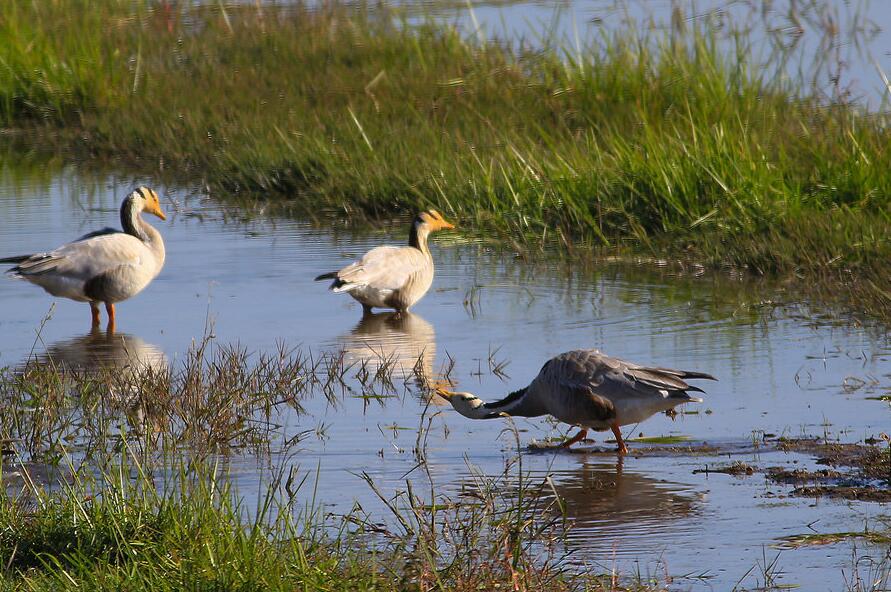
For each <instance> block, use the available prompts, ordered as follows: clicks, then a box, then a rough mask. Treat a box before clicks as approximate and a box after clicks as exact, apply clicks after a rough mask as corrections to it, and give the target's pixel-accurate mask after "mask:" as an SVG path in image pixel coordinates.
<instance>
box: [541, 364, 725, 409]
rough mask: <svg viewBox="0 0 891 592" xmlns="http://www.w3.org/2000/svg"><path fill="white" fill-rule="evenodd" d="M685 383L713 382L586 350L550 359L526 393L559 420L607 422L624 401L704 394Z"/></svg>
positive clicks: (690, 373)
mask: <svg viewBox="0 0 891 592" xmlns="http://www.w3.org/2000/svg"><path fill="white" fill-rule="evenodd" d="M686 378H705V379H711V380H714V377H712V376H711V375H709V374H705V373H703V372H690V371H686V370H674V369H671V368H658V367H646V366H640V365H638V364H633V363H631V362H626V361H624V360H620V359H619V358H613V357H610V356H607V355H605V354H603V353H601V352H600V351H598V350H596V349H587V350H575V351H570V352H566V353H563V354H560V355H559V356H556V357H555V358H552V359H551V360H549V361H548V362H547V363H546V364H545V365H544V367H543V368H542V369H541V372H539V375H538V376H537V377H536V379H535V380H534V381H533V383H532V384H531V385H530V388H533V387H534V388H535V391H536V393H537V394H538V398H539V400H540V401H541V402H542V404H544V405H546V406H547V407H548V413H550V414H551V415H553V416H554V417H556V418H557V419H560V420H562V421H566V422H567V423H576V422H580V421H582V420H598V421H608V420H610V419H612V418H614V417H615V415H616V409H615V403H616V402H617V401H620V400H623V399H625V400H627V399H635V398H659V399H664V398H666V397H678V398H684V399H688V398H689V396H688V395H687V391H700V392H701V391H702V389H700V388H697V387H695V386H691V385H689V384H687V382H685V380H684V379H686ZM545 393H547V395H545Z"/></svg>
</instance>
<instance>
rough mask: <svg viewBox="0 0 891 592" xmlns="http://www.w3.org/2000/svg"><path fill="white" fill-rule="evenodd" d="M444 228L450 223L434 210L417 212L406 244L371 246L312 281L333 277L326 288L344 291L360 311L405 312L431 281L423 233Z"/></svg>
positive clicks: (428, 253)
mask: <svg viewBox="0 0 891 592" xmlns="http://www.w3.org/2000/svg"><path fill="white" fill-rule="evenodd" d="M446 228H454V226H453V225H452V224H449V223H448V222H446V221H445V218H443V217H442V215H441V214H440V213H439V212H437V211H436V210H428V211H426V212H421V213H420V214H418V217H417V218H415V221H414V223H412V226H411V232H410V233H409V235H408V246H407V247H392V246H389V245H384V246H382V247H375V248H374V249H371V250H370V251H368V252H367V253H365V255H363V256H362V258H361V259H360V260H359V261H356V262H355V263H351V264H350V265H347V266H346V267H344V268H343V269H341V270H340V271H332V272H329V273H323V274H322V275H320V276H318V277H317V278H316V281H319V280H334V281H333V282H331V287H330V289H331V290H332V291H334V292H346V293H347V294H349V295H350V296H352V297H353V298H355V299H356V300H358V301H359V302H361V303H362V311H363V313H364V314H369V313H370V312H371V310H372V309H373V308H392V309H395V310H396V312H406V311H407V310H408V309H409V308H410V307H411V306H412V305H413V304H414V303H415V302H417V301H418V300H420V299H421V297H422V296H423V295H424V294H426V293H427V290H429V289H430V284H432V283H433V257H431V256H430V249H428V248H427V236H428V235H429V234H430V233H431V232H436V231H437V230H443V229H446Z"/></svg>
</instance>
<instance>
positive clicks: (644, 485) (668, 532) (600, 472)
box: [464, 462, 705, 560]
mask: <svg viewBox="0 0 891 592" xmlns="http://www.w3.org/2000/svg"><path fill="white" fill-rule="evenodd" d="M546 477H549V478H550V483H545V484H544V485H543V486H541V487H539V485H540V484H542V483H543V482H544V480H545V478H546ZM525 481H526V487H527V488H528V489H526V491H525V492H524V496H529V495H530V493H531V494H533V495H535V496H536V497H537V503H533V504H532V506H533V507H535V508H537V509H538V510H540V509H541V508H543V507H551V509H552V517H553V518H554V519H555V520H560V519H561V518H562V517H564V516H565V518H566V520H567V526H568V528H569V531H568V533H567V538H566V544H567V545H569V546H570V547H575V548H578V549H581V550H584V551H585V553H584V554H583V555H581V556H579V557H580V558H584V559H585V560H587V559H590V558H591V555H589V554H588V552H594V553H597V554H598V556H609V557H612V556H614V555H622V556H626V557H640V556H642V555H644V554H651V553H652V554H656V555H658V554H659V553H660V552H661V551H662V550H664V548H665V546H667V545H669V544H676V543H677V542H678V540H679V539H682V538H684V537H685V536H689V537H696V536H701V529H699V528H697V524H698V521H694V520H690V519H689V518H690V517H692V516H695V515H697V514H699V513H700V512H701V511H702V510H701V508H702V505H703V503H704V502H705V499H704V495H705V494H704V493H702V492H699V491H696V490H695V489H694V488H692V487H685V486H684V485H683V484H680V483H674V482H668V481H663V480H660V479H656V478H653V477H650V476H647V475H646V474H642V473H638V472H635V471H627V470H624V469H623V466H622V462H619V463H599V462H581V463H580V464H579V465H578V466H577V467H575V468H572V469H568V470H554V471H550V472H548V473H541V472H537V471H533V472H532V473H531V474H530V475H529V476H528V477H527V478H526V479H525ZM477 487H478V485H477V483H476V482H475V481H471V480H470V479H464V490H465V491H467V490H471V491H472V490H473V489H474V488H477ZM516 493H517V492H508V496H515V495H516ZM555 498H557V499H555ZM555 501H559V503H552V502H555ZM538 510H536V511H538ZM654 533H659V536H658V537H654V536H653V534H654Z"/></svg>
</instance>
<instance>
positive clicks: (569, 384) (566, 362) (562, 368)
mask: <svg viewBox="0 0 891 592" xmlns="http://www.w3.org/2000/svg"><path fill="white" fill-rule="evenodd" d="M607 371H608V368H607V367H605V366H604V365H603V364H601V363H600V361H599V360H598V359H596V357H592V356H590V355H588V352H587V351H572V352H566V353H564V354H560V355H559V356H556V357H554V358H552V359H550V360H548V362H547V363H546V364H545V365H544V366H543V367H542V369H541V371H540V372H539V373H538V376H536V377H535V380H533V381H532V384H530V385H529V389H531V390H532V391H533V392H532V395H533V397H534V399H535V400H536V401H538V403H539V404H540V405H541V406H542V407H543V408H544V409H545V410H546V412H547V413H550V414H551V415H553V416H554V417H556V418H557V419H559V420H560V421H563V422H566V423H569V424H579V423H588V422H591V421H598V422H608V421H609V420H611V419H613V418H615V417H616V408H615V405H613V402H612V401H611V400H610V397H608V396H606V395H605V393H603V392H601V390H600V387H601V386H602V385H603V384H604V382H606V381H607V377H606V375H607Z"/></svg>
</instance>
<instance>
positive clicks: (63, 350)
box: [22, 328, 170, 431]
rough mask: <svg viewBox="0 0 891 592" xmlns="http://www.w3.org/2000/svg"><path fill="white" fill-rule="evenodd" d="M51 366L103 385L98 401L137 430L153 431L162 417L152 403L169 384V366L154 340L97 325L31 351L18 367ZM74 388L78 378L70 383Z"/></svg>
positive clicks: (62, 372) (61, 371) (59, 370)
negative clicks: (43, 349)
mask: <svg viewBox="0 0 891 592" xmlns="http://www.w3.org/2000/svg"><path fill="white" fill-rule="evenodd" d="M40 367H51V368H55V369H56V370H57V371H58V372H59V373H60V374H61V375H63V376H65V375H68V376H70V377H83V376H89V377H91V378H92V382H93V384H98V385H101V386H102V391H101V392H102V400H103V402H104V403H105V404H107V405H109V408H110V409H111V410H114V409H117V410H118V411H120V412H123V413H124V414H125V415H126V417H127V420H128V423H129V424H130V426H131V427H132V428H134V429H136V430H137V431H144V430H148V431H155V430H156V429H157V428H158V427H159V425H160V423H162V422H163V414H161V416H159V414H158V413H156V412H155V407H156V405H157V403H158V402H159V401H158V400H157V396H158V394H159V393H162V394H163V393H167V392H168V389H169V371H170V366H169V362H168V359H167V356H166V355H165V354H164V352H163V351H162V350H161V349H160V348H159V347H158V346H156V345H152V344H151V343H147V342H145V341H143V340H142V339H141V338H139V337H137V336H135V335H128V334H127V333H113V332H110V331H109V332H103V331H100V330H99V329H98V328H94V329H93V330H92V331H90V332H89V333H87V334H86V335H83V336H81V337H74V338H71V339H66V340H63V341H59V342H56V343H54V344H52V345H50V346H49V347H47V349H46V351H45V352H44V353H42V354H39V355H36V356H33V357H32V358H30V359H29V360H28V361H27V362H26V363H25V364H23V368H22V371H24V372H29V371H31V370H33V369H38V368H40ZM69 384H70V387H71V388H72V389H75V392H73V393H72V395H73V396H75V397H77V396H79V394H80V393H78V392H76V389H78V388H79V387H78V384H81V381H80V380H77V379H75V380H73V381H70V382H69Z"/></svg>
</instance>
